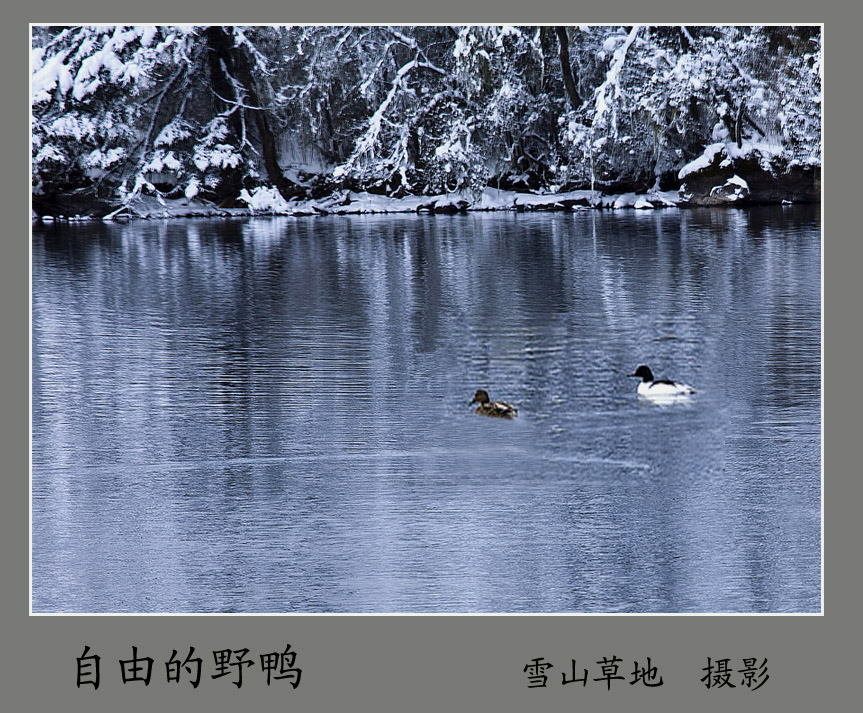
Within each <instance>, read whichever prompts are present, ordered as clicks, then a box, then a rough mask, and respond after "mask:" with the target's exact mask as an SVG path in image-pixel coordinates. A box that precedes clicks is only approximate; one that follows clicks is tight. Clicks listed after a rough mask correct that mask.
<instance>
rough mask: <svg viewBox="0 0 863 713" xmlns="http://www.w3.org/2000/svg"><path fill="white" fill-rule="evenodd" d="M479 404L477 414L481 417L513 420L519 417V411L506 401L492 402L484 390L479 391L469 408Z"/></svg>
mask: <svg viewBox="0 0 863 713" xmlns="http://www.w3.org/2000/svg"><path fill="white" fill-rule="evenodd" d="M474 404H479V406H477V407H476V412H477V413H478V414H479V415H480V416H492V417H494V418H513V417H514V416H517V415H518V409H517V408H515V406H512V405H510V404H508V403H506V401H492V400H491V399H490V398H489V397H488V392H487V391H485V390H484V389H478V390H477V392H476V393H475V394H474V395H473V401H471V402H470V403H469V404H468V406H473V405H474Z"/></svg>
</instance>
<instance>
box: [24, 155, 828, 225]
mask: <svg viewBox="0 0 863 713" xmlns="http://www.w3.org/2000/svg"><path fill="white" fill-rule="evenodd" d="M715 153H716V155H717V156H720V155H722V153H721V152H718V151H717V152H715ZM718 163H719V161H718V160H717V161H712V162H710V163H707V164H705V166H703V167H698V168H699V169H700V170H701V171H703V172H704V175H703V176H700V177H699V178H698V180H697V181H696V180H695V179H696V177H697V176H698V172H697V171H695V170H689V171H688V172H687V174H686V182H685V183H684V184H683V186H682V187H681V189H680V190H679V191H651V192H648V193H622V194H605V193H601V192H600V191H568V192H561V193H520V192H517V191H505V190H499V189H496V188H490V187H489V188H486V189H485V190H483V191H482V192H481V193H479V194H477V193H475V192H467V191H464V192H458V193H449V194H440V195H436V196H405V197H402V198H394V197H389V196H383V195H377V194H372V193H366V192H362V193H353V192H344V191H342V192H339V193H337V194H335V195H332V196H329V197H327V198H322V199H319V200H294V201H286V200H285V199H284V198H282V196H281V195H280V194H279V192H278V191H277V190H276V189H274V188H269V187H260V188H257V189H254V190H253V191H251V192H249V191H246V190H244V191H242V193H241V195H240V197H239V199H238V200H237V201H236V202H235V203H234V205H232V206H230V207H225V206H218V205H216V204H215V203H211V202H209V201H206V200H204V199H202V198H200V197H193V198H185V197H183V198H175V199H169V198H164V197H162V196H158V195H156V196H153V195H139V196H137V197H135V198H133V199H132V200H130V201H129V202H128V203H126V204H124V205H114V206H110V205H109V204H107V203H104V202H98V203H97V202H91V203H88V202H87V201H81V202H80V203H79V204H77V207H76V203H75V201H74V200H72V199H68V200H65V201H64V202H63V203H62V204H55V205H54V209H53V210H52V209H51V206H50V205H39V206H38V210H37V209H36V207H35V206H34V210H33V216H32V217H33V221H34V222H37V221H43V222H52V221H58V220H59V221H87V220H103V221H112V220H113V221H127V220H134V219H145V220H151V219H169V218H215V217H224V218H230V217H252V216H290V217H297V218H300V217H307V216H323V215H361V214H384V213H416V214H436V215H446V214H455V213H470V212H490V211H513V212H540V211H573V210H588V209H591V208H594V209H602V210H623V209H634V210H654V209H658V208H688V207H698V206H722V205H735V206H745V205H749V204H753V203H774V204H779V203H782V204H789V203H812V202H817V200H818V195H817V191H818V189H820V169H819V168H818V167H803V168H802V169H801V171H803V172H804V173H805V175H806V176H808V178H807V180H808V181H809V182H810V184H811V185H810V186H809V188H811V190H809V192H808V193H806V195H802V194H801V191H800V189H799V185H798V184H799V179H798V178H795V181H794V185H789V186H788V188H787V190H785V192H784V193H783V192H782V187H781V186H782V181H781V179H776V181H775V183H776V186H774V187H773V188H774V193H775V195H773V198H774V199H772V200H769V201H759V200H757V196H755V195H753V190H752V188H751V187H750V183H757V182H756V181H753V179H752V178H751V177H750V178H749V181H747V180H746V179H744V178H742V177H740V176H739V175H737V173H734V168H733V166H732V165H731V164H729V163H727V162H726V163H725V165H724V166H723V169H722V171H725V172H726V173H727V172H729V171H730V172H731V173H730V175H728V176H727V177H723V175H722V171H719V173H717V169H718ZM813 172H814V174H813ZM765 175H767V174H765ZM762 180H763V179H762ZM699 186H700V187H699ZM753 199H755V200H753Z"/></svg>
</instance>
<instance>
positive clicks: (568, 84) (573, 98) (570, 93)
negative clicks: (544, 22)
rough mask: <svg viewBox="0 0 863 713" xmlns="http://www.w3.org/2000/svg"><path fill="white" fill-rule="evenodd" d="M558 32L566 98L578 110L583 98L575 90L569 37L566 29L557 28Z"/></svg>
mask: <svg viewBox="0 0 863 713" xmlns="http://www.w3.org/2000/svg"><path fill="white" fill-rule="evenodd" d="M554 29H555V31H556V32H557V43H558V46H559V48H560V71H561V74H563V86H564V87H565V88H566V96H567V98H568V99H569V103H570V106H571V107H572V108H573V109H578V107H580V106H581V97H580V96H578V90H577V89H576V88H575V79H574V78H573V76H572V67H570V64H569V35H568V34H567V32H566V28H565V27H559V26H558V27H555V28H554Z"/></svg>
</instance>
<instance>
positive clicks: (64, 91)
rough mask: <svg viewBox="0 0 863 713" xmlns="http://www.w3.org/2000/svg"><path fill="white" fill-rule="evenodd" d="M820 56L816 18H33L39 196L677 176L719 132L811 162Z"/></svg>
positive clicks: (641, 185)
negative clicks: (488, 22) (490, 22)
mask: <svg viewBox="0 0 863 713" xmlns="http://www.w3.org/2000/svg"><path fill="white" fill-rule="evenodd" d="M821 52H822V49H821V36H820V28H818V27H813V26H803V27H776V26H771V27H736V26H720V27H712V26H697V27H685V26H659V27H652V26H641V27H639V26H627V27H614V26H601V27H594V26H574V27H539V28H537V27H513V26H467V27H450V26H436V27H423V26H418V27H333V26H305V27H269V26H268V27H258V26H253V27H221V26H207V27H194V26H183V27H167V26H159V27H155V26H152V27H151V26H125V25H112V26H81V27H36V28H34V31H33V37H32V50H31V78H32V99H31V101H32V157H33V186H34V189H33V190H34V194H35V195H46V196H50V195H56V194H68V193H75V192H82V193H89V194H91V195H93V196H102V197H105V198H108V199H111V200H117V199H126V200H128V199H130V198H132V197H134V196H136V195H139V194H141V193H151V194H157V195H167V196H183V195H185V196H186V197H188V198H193V197H195V196H200V197H204V198H208V199H211V200H216V201H223V200H228V201H230V200H233V199H235V198H237V197H238V196H240V195H241V194H243V193H242V192H243V191H244V190H245V191H247V192H248V191H249V190H254V189H256V188H259V187H266V188H267V190H273V189H274V190H276V191H277V192H278V193H280V194H281V197H282V199H285V200H287V199H291V198H293V197H297V196H307V195H320V194H321V193H323V192H328V191H333V190H336V189H338V188H339V187H341V188H346V189H350V190H371V191H377V192H386V193H390V194H402V193H404V192H412V193H438V192H442V191H455V190H463V189H473V190H479V189H481V188H483V187H484V186H485V185H487V184H489V183H491V184H493V185H499V186H504V187H522V188H535V189H540V188H543V189H551V190H555V189H559V188H576V187H588V186H595V187H597V188H603V189H606V190H616V189H618V190H632V189H634V188H635V189H648V188H652V187H661V188H668V187H670V186H672V185H674V184H675V181H676V180H677V172H678V171H679V169H680V168H681V167H683V166H684V165H685V164H687V163H688V162H690V161H692V160H693V159H694V158H696V157H698V156H700V155H701V154H702V152H704V151H705V150H706V149H710V150H713V149H711V148H710V147H712V146H715V145H716V143H717V142H725V143H726V144H727V145H728V146H736V147H737V148H738V149H739V150H741V151H743V150H747V149H748V148H752V147H755V150H757V151H759V152H760V154H759V155H761V156H765V155H769V156H770V157H771V159H770V160H774V159H776V158H777V157H778V158H779V159H781V160H782V161H784V162H785V163H786V164H788V163H794V162H797V163H801V164H809V165H818V164H819V163H820V140H821V137H820V108H821V107H820V102H821ZM290 147H301V148H302V149H303V150H306V149H308V150H309V151H312V152H313V153H314V154H315V155H316V156H317V157H319V159H320V160H319V164H320V166H319V168H318V169H317V170H318V172H319V174H320V175H319V176H317V177H309V176H308V175H307V174H304V173H302V172H301V171H299V170H295V168H294V167H292V166H291V165H290V163H291V162H290V158H289V156H288V154H289V153H290V151H289V150H288V149H289V148H290ZM243 195H248V193H246V194H243Z"/></svg>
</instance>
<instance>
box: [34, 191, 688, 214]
mask: <svg viewBox="0 0 863 713" xmlns="http://www.w3.org/2000/svg"><path fill="white" fill-rule="evenodd" d="M679 202H680V197H679V195H678V193H677V191H661V192H653V193H645V194H636V193H624V194H621V195H605V194H603V193H600V192H598V191H570V192H566V193H553V194H551V193H550V194H534V193H518V192H516V191H504V190H498V189H496V188H486V189H485V190H484V191H483V192H482V193H481V194H480V195H475V194H468V193H466V192H465V193H451V194H441V195H437V196H406V197H404V198H391V197H388V196H381V195H374V194H371V193H339V194H338V195H335V196H331V197H329V198H325V199H321V200H306V201H290V202H288V201H285V200H284V199H283V198H282V197H281V195H279V193H278V191H276V190H275V189H271V188H260V189H257V190H256V191H254V192H253V193H251V194H250V193H248V192H246V191H243V194H242V195H241V197H240V200H239V201H237V203H238V205H235V206H232V207H220V206H217V205H215V204H214V203H210V202H208V201H205V200H202V199H199V198H192V199H189V198H179V199H167V198H162V197H158V196H139V197H137V198H135V199H133V200H132V201H130V202H129V203H128V204H126V205H123V206H119V207H116V208H114V209H112V210H110V211H108V212H105V211H104V208H103V209H102V211H101V214H100V211H98V210H97V211H95V212H94V211H88V210H87V209H86V207H85V206H83V205H82V206H81V211H80V212H75V213H72V212H71V210H69V208H68V204H66V205H67V214H66V215H59V214H57V215H51V214H48V213H43V214H41V215H40V214H38V213H37V212H36V211H34V212H33V220H34V221H39V220H41V221H44V222H52V221H55V220H69V221H86V220H104V221H111V220H115V221H126V220H130V219H166V218H203V217H206V218H214V217H225V218H228V217H249V216H265V215H272V216H292V217H306V216H320V215H360V214H376V213H377V214H380V213H417V214H453V213H467V212H488V211H514V212H533V211H571V210H579V209H581V210H587V209H589V208H601V209H606V210H619V209H623V208H633V209H636V210H650V209H654V208H672V207H676V206H677V205H678V204H679Z"/></svg>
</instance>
